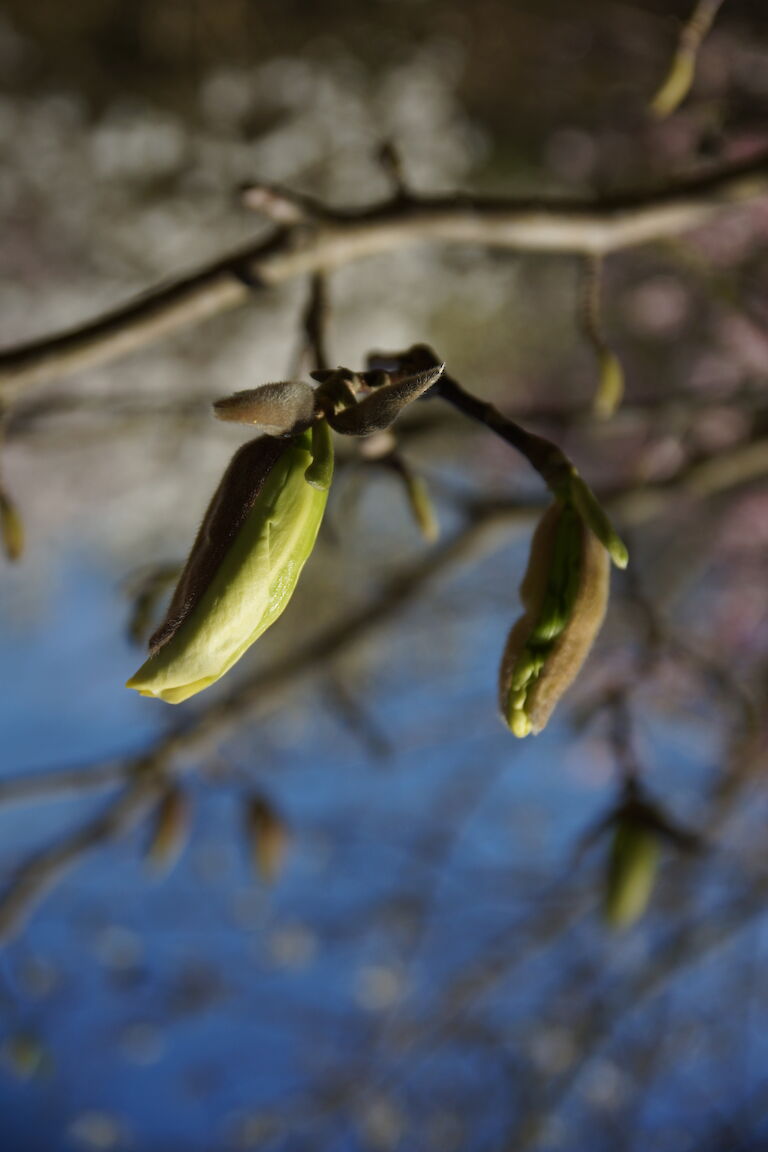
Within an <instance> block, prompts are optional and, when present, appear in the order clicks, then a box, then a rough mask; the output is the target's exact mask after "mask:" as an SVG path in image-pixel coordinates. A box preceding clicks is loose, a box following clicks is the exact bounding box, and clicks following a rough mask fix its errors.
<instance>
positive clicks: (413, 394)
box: [328, 364, 445, 436]
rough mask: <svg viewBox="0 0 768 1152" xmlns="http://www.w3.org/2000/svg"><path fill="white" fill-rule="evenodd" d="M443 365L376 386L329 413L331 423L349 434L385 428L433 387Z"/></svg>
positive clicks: (368, 434) (441, 371)
mask: <svg viewBox="0 0 768 1152" xmlns="http://www.w3.org/2000/svg"><path fill="white" fill-rule="evenodd" d="M444 368H445V365H444V364H440V365H438V366H437V367H436V368H428V369H427V370H426V371H425V372H417V373H416V374H415V375H413V376H404V377H402V378H401V379H399V380H398V379H395V380H392V381H391V382H390V383H389V384H384V385H382V386H381V387H378V388H375V389H374V391H372V392H371V393H370V394H369V395H368V396H366V397H365V398H364V399H363V400H360V401H359V402H358V403H357V404H353V405H351V406H350V407H349V408H344V409H342V410H341V411H340V412H336V413H334V414H333V415H331V414H329V416H328V419H329V422H330V424H331V427H332V428H334V429H335V430H336V431H337V432H341V433H343V434H344V435H346V436H370V435H372V434H373V433H374V432H384V431H386V429H387V428H389V427H391V425H392V424H394V422H395V420H396V419H397V417H398V416H399V415H400V413H401V412H402V410H403V409H404V408H405V407H407V405H408V404H411V403H413V401H414V400H417V399H418V398H419V397H420V396H423V395H424V393H425V392H426V391H427V389H429V388H431V387H432V385H433V384H434V383H435V381H436V380H438V379H439V378H440V376H441V375H442V373H443V369H444Z"/></svg>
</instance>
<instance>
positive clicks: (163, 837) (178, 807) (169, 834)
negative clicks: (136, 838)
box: [145, 785, 190, 875]
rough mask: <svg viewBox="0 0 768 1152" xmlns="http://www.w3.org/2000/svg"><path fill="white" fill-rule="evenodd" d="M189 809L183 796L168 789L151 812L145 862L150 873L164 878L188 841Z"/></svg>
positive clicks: (180, 792) (174, 788) (173, 786)
mask: <svg viewBox="0 0 768 1152" xmlns="http://www.w3.org/2000/svg"><path fill="white" fill-rule="evenodd" d="M189 827H190V807H189V800H188V799H187V796H186V793H184V792H183V791H182V790H181V788H178V787H176V785H171V786H170V787H168V788H167V789H166V791H165V792H164V793H163V795H162V797H161V799H160V802H159V803H158V805H157V808H156V809H155V816H154V821H153V824H152V829H151V832H150V836H149V841H148V843H147V848H146V853H145V858H146V861H147V863H148V865H149V866H150V868H151V869H152V871H153V872H155V873H157V874H159V875H164V874H165V873H167V872H170V870H171V869H172V868H173V866H174V864H175V863H176V861H177V860H178V858H179V856H180V855H181V853H182V852H183V851H184V847H185V845H186V843H187V839H188V837H189Z"/></svg>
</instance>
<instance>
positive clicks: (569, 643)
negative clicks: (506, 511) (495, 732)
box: [499, 502, 610, 736]
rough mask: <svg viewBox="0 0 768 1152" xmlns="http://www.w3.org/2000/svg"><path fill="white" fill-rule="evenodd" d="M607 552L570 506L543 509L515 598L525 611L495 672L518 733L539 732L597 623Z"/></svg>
mask: <svg viewBox="0 0 768 1152" xmlns="http://www.w3.org/2000/svg"><path fill="white" fill-rule="evenodd" d="M609 569H610V559H609V556H608V553H607V552H606V550H605V548H604V547H603V545H602V544H601V543H600V541H599V540H598V539H597V537H596V536H595V535H594V533H593V532H592V531H591V530H590V529H589V528H588V527H587V525H586V524H585V523H584V521H583V520H582V518H581V516H580V515H579V514H578V512H577V511H576V510H575V509H574V508H573V507H572V506H571V505H570V504H563V503H560V502H556V503H554V504H552V505H550V507H549V508H548V509H547V511H546V512H545V513H544V515H543V516H542V518H541V520H540V521H539V524H538V526H537V528H536V531H535V533H534V535H533V540H532V542H531V552H530V557H529V560H528V568H527V570H526V573H525V576H524V578H523V582H522V584H521V585H520V599H521V601H522V604H523V607H524V609H525V612H524V614H523V615H522V616H521V617H520V619H519V620H518V621H517V622H516V623H515V625H514V627H513V628H512V631H511V632H510V634H509V637H508V639H507V644H506V648H505V650H504V655H503V658H502V663H501V671H500V676H499V704H500V707H501V712H502V716H503V717H504V720H505V721H506V723H507V724H508V726H509V728H510V729H511V730H512V732H513V733H514V735H515V736H527V735H528V734H529V733H534V734H535V733H537V732H541V730H542V729H543V728H544V727H545V725H546V724H547V721H548V720H549V718H550V716H551V715H552V712H553V711H554V709H555V705H556V704H557V702H558V701H559V699H560V697H561V696H562V695H563V693H564V692H565V691H566V690H567V689H568V688H569V687H570V685H571V684H572V683H573V681H574V680H575V678H576V676H577V675H578V673H579V670H580V669H581V666H582V664H583V663H584V661H585V660H586V658H587V654H588V653H589V650H590V648H591V647H592V643H593V641H594V639H595V636H596V635H597V633H598V631H599V630H600V626H601V624H602V622H603V617H604V616H605V609H606V606H607V603H608V584H609Z"/></svg>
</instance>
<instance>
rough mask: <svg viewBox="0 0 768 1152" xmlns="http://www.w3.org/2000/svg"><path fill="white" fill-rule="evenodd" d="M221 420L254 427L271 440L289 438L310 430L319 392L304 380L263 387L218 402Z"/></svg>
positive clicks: (218, 414) (215, 408)
mask: <svg viewBox="0 0 768 1152" xmlns="http://www.w3.org/2000/svg"><path fill="white" fill-rule="evenodd" d="M213 414H214V416H216V418H217V419H218V420H227V421H231V422H233V423H236V424H253V425H255V426H256V427H257V428H258V429H259V431H260V432H262V433H264V434H265V435H267V436H288V435H295V434H296V433H298V432H304V431H305V429H307V428H309V426H310V424H311V423H312V420H313V419H314V414H315V391H314V389H313V388H312V387H311V386H310V385H309V384H305V383H304V382H303V381H301V380H285V381H282V382H280V383H278V384H262V385H261V387H259V388H249V389H247V391H245V392H235V394H234V395H233V396H225V397H224V398H223V399H222V400H216V401H215V402H214V405H213Z"/></svg>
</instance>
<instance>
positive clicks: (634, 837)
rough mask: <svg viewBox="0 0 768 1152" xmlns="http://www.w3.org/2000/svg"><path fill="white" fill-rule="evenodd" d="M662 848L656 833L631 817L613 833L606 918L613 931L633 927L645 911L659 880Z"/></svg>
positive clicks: (623, 821)
mask: <svg viewBox="0 0 768 1152" xmlns="http://www.w3.org/2000/svg"><path fill="white" fill-rule="evenodd" d="M658 856H659V845H658V840H657V837H656V836H655V835H654V833H653V830H652V829H651V828H650V827H649V826H648V825H647V824H645V823H644V822H642V821H639V820H633V819H632V818H631V817H629V816H627V817H625V818H623V819H621V820H619V821H618V822H617V824H616V829H615V831H614V834H613V842H612V844H611V851H610V856H609V858H608V872H607V875H606V885H605V901H604V907H603V911H604V915H605V919H606V921H607V922H608V924H609V925H610V926H611V927H612V928H616V929H622V928H629V927H631V925H632V924H634V923H635V922H636V921H637V920H639V919H640V917H641V916H642V915H643V913H644V912H645V910H646V908H647V907H648V901H649V900H650V898H651V893H652V891H653V885H654V882H655V880H656V869H657V865H658Z"/></svg>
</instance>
